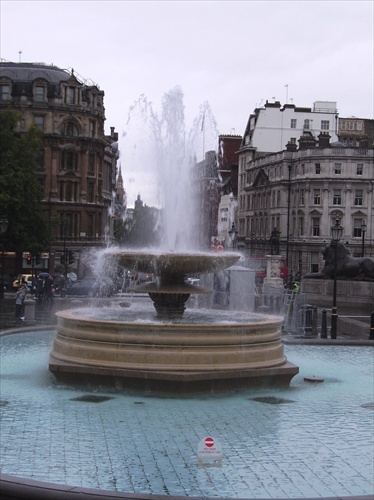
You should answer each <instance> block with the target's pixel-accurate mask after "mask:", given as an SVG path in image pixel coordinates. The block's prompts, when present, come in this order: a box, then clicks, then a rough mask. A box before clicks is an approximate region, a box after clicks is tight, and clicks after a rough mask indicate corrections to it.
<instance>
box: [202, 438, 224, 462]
mask: <svg viewBox="0 0 374 500" xmlns="http://www.w3.org/2000/svg"><path fill="white" fill-rule="evenodd" d="M197 463H198V464H199V465H221V464H222V447H221V443H220V442H219V441H218V440H217V439H215V438H213V437H211V436H208V437H205V438H203V439H201V441H200V442H199V444H198V447H197Z"/></svg>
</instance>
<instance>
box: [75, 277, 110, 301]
mask: <svg viewBox="0 0 374 500" xmlns="http://www.w3.org/2000/svg"><path fill="white" fill-rule="evenodd" d="M113 293H115V287H114V283H113V281H112V280H111V279H110V278H103V279H97V278H94V277H87V278H82V279H81V280H78V281H76V282H75V283H72V284H71V285H70V286H68V287H67V289H66V294H67V295H83V296H88V297H110V296H111V295H113Z"/></svg>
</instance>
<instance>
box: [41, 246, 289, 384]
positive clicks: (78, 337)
mask: <svg viewBox="0 0 374 500" xmlns="http://www.w3.org/2000/svg"><path fill="white" fill-rule="evenodd" d="M239 257H240V256H239V255H238V254H228V255H224V254H221V255H220V256H217V255H209V256H206V255H203V256H200V255H197V256H191V255H190V254H187V255H183V254H171V255H164V256H160V255H158V254H157V255H151V256H150V255H148V254H147V255H146V256H144V257H143V258H142V256H139V254H136V265H137V268H138V270H139V271H143V272H148V271H149V269H150V267H151V268H152V269H155V270H158V276H159V277H160V279H159V281H158V282H156V283H147V284H145V285H144V286H141V287H139V290H140V291H143V292H144V291H146V292H147V293H149V295H150V296H151V298H152V300H153V302H154V306H155V309H156V317H155V314H154V312H152V309H150V308H148V312H147V310H146V309H144V310H142V309H139V310H138V309H136V310H135V311H134V313H133V314H132V311H131V307H129V311H126V310H125V311H122V313H119V312H118V310H114V311H111V310H105V311H104V313H103V314H101V315H97V317H95V314H94V313H93V312H92V310H91V311H90V310H89V309H84V310H79V309H78V310H69V311H61V312H58V313H57V318H58V325H57V335H56V338H55V341H54V344H53V348H52V351H51V354H50V360H49V369H50V371H51V372H53V373H54V375H55V376H56V378H57V379H58V380H61V381H68V382H70V383H71V382H79V383H82V382H87V383H91V384H92V383H93V384H98V383H100V384H102V383H105V384H109V385H112V386H114V387H118V388H125V389H128V388H129V389H130V388H135V389H143V390H144V389H145V390H156V391H166V392H180V393H184V392H200V391H218V390H228V389H238V388H243V387H258V386H260V387H266V386H269V385H271V386H274V385H289V383H290V380H291V379H292V377H293V376H294V375H295V374H296V373H298V368H297V367H296V366H295V365H293V364H292V363H289V362H288V361H287V358H286V357H285V355H284V349H283V343H282V333H281V324H282V320H283V318H281V317H275V316H273V317H271V316H270V317H264V316H262V315H255V314H253V313H252V314H248V313H244V312H239V311H219V310H212V311H208V312H202V311H194V313H193V315H191V317H190V316H188V317H186V315H185V316H184V317H182V316H183V312H184V305H185V302H186V300H187V299H188V297H189V296H190V294H191V293H206V290H204V289H200V288H199V287H196V286H193V285H188V284H187V283H185V282H184V279H183V277H184V275H185V274H186V273H187V272H194V273H195V272H196V269H197V270H198V271H202V270H209V271H211V272H212V271H216V270H220V268H222V267H230V265H232V264H233V263H234V262H236V261H237V260H238V258H239ZM121 258H122V260H123V261H125V262H126V263H128V262H129V261H131V262H134V259H135V256H133V257H131V258H130V257H129V255H128V254H126V255H125V256H123V257H122V254H121ZM150 311H151V312H150ZM131 314H132V315H131Z"/></svg>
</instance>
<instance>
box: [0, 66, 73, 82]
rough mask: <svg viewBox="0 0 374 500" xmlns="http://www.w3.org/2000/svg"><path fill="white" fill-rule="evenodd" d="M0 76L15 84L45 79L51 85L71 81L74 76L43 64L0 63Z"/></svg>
mask: <svg viewBox="0 0 374 500" xmlns="http://www.w3.org/2000/svg"><path fill="white" fill-rule="evenodd" d="M0 76H1V77H8V78H10V79H11V80H12V81H13V82H29V81H33V80H36V79H37V78H43V79H45V80H47V81H48V82H50V83H60V82H61V81H67V80H69V79H70V78H71V76H72V75H71V74H70V73H69V72H68V71H67V70H64V69H61V68H58V67H57V66H53V65H50V66H48V65H46V64H42V63H14V62H0Z"/></svg>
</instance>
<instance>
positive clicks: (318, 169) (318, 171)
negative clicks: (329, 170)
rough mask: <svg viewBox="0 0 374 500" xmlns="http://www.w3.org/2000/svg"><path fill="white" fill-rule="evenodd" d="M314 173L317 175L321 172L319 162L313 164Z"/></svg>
mask: <svg viewBox="0 0 374 500" xmlns="http://www.w3.org/2000/svg"><path fill="white" fill-rule="evenodd" d="M315 173H316V174H317V175H319V174H320V173H321V164H320V163H316V164H315Z"/></svg>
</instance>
